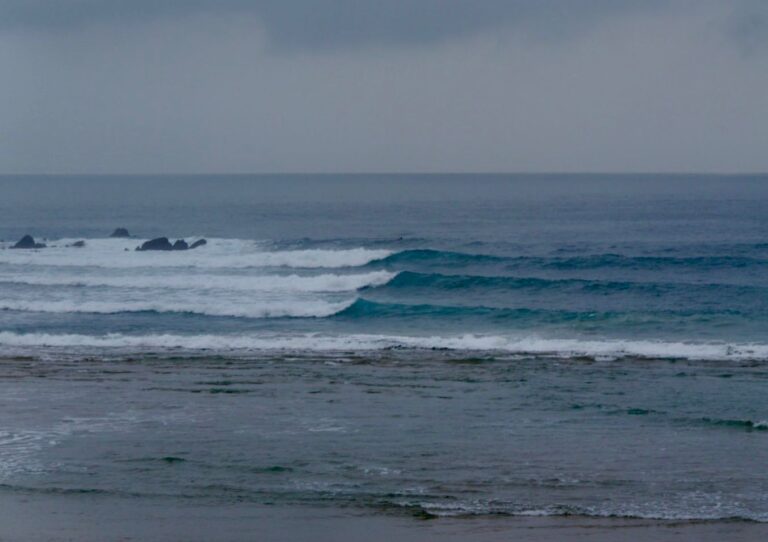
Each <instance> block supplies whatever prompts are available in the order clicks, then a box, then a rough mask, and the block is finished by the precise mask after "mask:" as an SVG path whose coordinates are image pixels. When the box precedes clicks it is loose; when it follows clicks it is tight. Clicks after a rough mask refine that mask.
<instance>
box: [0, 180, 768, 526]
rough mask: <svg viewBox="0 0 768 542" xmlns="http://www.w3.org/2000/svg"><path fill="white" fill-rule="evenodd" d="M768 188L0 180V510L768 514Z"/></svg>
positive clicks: (637, 183) (664, 183) (761, 184)
mask: <svg viewBox="0 0 768 542" xmlns="http://www.w3.org/2000/svg"><path fill="white" fill-rule="evenodd" d="M767 183H768V178H766V177H713V176H707V177H696V176H609V175H605V176H586V175H585V176H524V175H523V176H520V175H518V176H470V175H458V176H341V177H333V176H272V177H269V176H262V177H248V176H239V177H232V176H230V177H215V176H194V177H160V178H151V177H82V178H76V177H0V192H2V195H3V197H2V198H0V238H2V239H4V241H2V242H0V354H2V357H3V358H4V359H5V361H4V362H3V364H2V369H1V372H2V380H0V387H2V388H3V391H2V393H1V394H0V405H2V406H1V408H0V491H7V492H19V491H22V492H24V491H34V492H46V493H56V494H58V493H61V494H62V495H63V496H65V497H66V498H78V497H77V495H80V494H82V493H83V492H89V494H90V493H92V492H95V493H97V494H102V493H103V494H104V495H111V496H115V497H116V498H123V497H124V498H142V499H153V498H174V499H193V500H206V499H209V500H216V501H224V502H227V501H228V500H237V501H243V500H245V501H249V502H250V501H252V502H257V503H274V504H284V505H298V504H302V505H304V504H311V505H317V504H321V505H328V506H359V507H364V508H373V509H377V510H390V509H396V510H400V509H402V510H407V511H414V512H416V513H417V514H435V515H445V514H450V515H456V514H489V513H493V514H498V513H505V514H557V515H559V514H586V515H599V516H604V515H621V516H631V517H657V518H668V517H669V518H689V519H698V518H729V517H739V518H748V519H755V520H760V521H764V520H768V501H766V499H765V497H764V495H766V489H768V488H766V485H767V484H768V479H767V478H766V477H765V476H764V474H763V473H762V467H761V465H763V464H765V460H766V459H768V458H766V451H765V450H768V446H766V444H767V443H768V441H766V440H765V439H766V438H768V402H767V401H768V400H766V398H765V393H764V391H765V385H766V374H768V373H766V369H767V368H768V364H767V362H768V333H766V331H768V310H766V309H767V308H768V278H766V277H768V275H767V274H766V272H767V271H768V215H766V214H765V208H766V203H768V184H767ZM116 227H126V228H128V229H129V230H130V232H131V234H132V235H133V237H132V238H129V239H112V238H109V237H108V236H109V234H110V232H111V231H112V230H114V229H115V228H116ZM27 233H29V234H32V235H34V236H35V238H36V239H37V240H38V241H39V242H44V243H46V245H47V247H46V248H44V249H40V250H14V249H11V248H10V247H11V246H12V244H13V243H14V242H15V241H16V240H17V239H18V238H20V237H21V236H22V235H24V234H27ZM158 236H168V237H169V238H171V240H172V241H174V240H176V239H180V238H183V239H186V240H187V241H188V242H192V241H194V240H197V239H200V238H206V239H207V241H208V243H207V244H206V245H205V246H203V247H200V248H197V249H195V250H189V251H174V252H137V251H135V250H134V249H135V248H136V247H137V246H138V245H140V244H141V243H142V242H143V241H145V240H147V239H150V238H153V237H158ZM81 240H82V241H84V242H85V246H84V247H79V248H78V247H74V246H72V245H73V244H74V243H75V242H76V241H81ZM63 498H64V497H63Z"/></svg>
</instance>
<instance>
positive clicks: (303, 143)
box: [0, 0, 768, 173]
mask: <svg viewBox="0 0 768 542" xmlns="http://www.w3.org/2000/svg"><path fill="white" fill-rule="evenodd" d="M0 73H2V74H3V84H2V85H0V172H5V173H13V172H30V173H35V172H51V173H58V172H61V173H66V172H71V173H77V172H94V173H113V172H125V173H138V172H161V173H163V172H192V173H196V172H300V171H307V172H315V171H317V172H334V171H349V172H353V171H382V172H384V171H413V172H421V171H425V172H426V171H697V172H757V171H768V152H766V149H768V2H766V1H764V0H637V1H633V0H625V1H622V0H290V1H289V0H253V1H247V0H186V1H185V0H0Z"/></svg>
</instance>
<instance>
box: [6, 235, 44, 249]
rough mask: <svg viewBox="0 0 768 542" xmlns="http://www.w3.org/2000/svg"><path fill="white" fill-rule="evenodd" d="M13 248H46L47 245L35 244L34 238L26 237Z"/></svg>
mask: <svg viewBox="0 0 768 542" xmlns="http://www.w3.org/2000/svg"><path fill="white" fill-rule="evenodd" d="M11 248H45V245H44V244H42V243H35V238H34V237H32V236H31V235H25V236H24V237H22V238H21V239H20V240H19V242H18V243H16V244H15V245H13V246H12V247H11Z"/></svg>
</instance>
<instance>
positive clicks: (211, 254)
mask: <svg viewBox="0 0 768 542" xmlns="http://www.w3.org/2000/svg"><path fill="white" fill-rule="evenodd" d="M193 240H194V239H193V238H190V239H189V240H188V241H193ZM75 241H76V239H62V240H60V241H55V242H51V243H49V246H48V248H44V249H40V250H10V249H8V247H9V246H11V244H10V243H3V244H0V263H4V264H14V265H26V266H33V265H45V266H58V267H105V268H129V269H130V268H140V267H191V268H211V269H222V268H234V269H242V268H250V267H289V268H321V269H327V268H343V267H359V266H362V265H366V264H368V263H370V262H371V261H373V260H378V259H381V258H385V257H387V256H389V255H391V254H392V251H390V250H373V249H367V248H362V247H358V248H350V249H307V250H267V249H266V247H265V245H263V244H262V243H257V242H254V241H246V240H241V239H209V240H208V244H207V245H205V246H203V247H200V248H197V249H194V250H186V251H170V252H165V251H145V252H136V251H135V250H134V249H135V248H136V247H137V246H139V245H141V243H143V242H144V241H145V239H86V240H85V247H83V248H74V247H68V246H67V245H69V244H72V243H73V242H75Z"/></svg>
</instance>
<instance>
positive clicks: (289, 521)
mask: <svg viewBox="0 0 768 542" xmlns="http://www.w3.org/2000/svg"><path fill="white" fill-rule="evenodd" d="M766 539H768V524H760V523H750V522H741V521H716V522H674V521H655V520H632V519H596V518H547V517H530V518H526V517H497V518H440V519H431V520H424V519H417V518H414V517H409V516H403V515H389V514H386V513H382V514H378V515H377V514H373V513H371V512H370V511H369V512H363V511H360V510H343V509H342V510H340V509H332V508H301V507H270V506H263V505H253V504H248V503H233V504H229V505H222V504H216V505H210V504H208V505H206V504H192V503H183V502H179V501H178V500H165V499H157V500H153V501H152V502H146V501H139V500H138V499H132V498H111V497H104V496H93V495H36V494H18V493H15V494H6V495H2V496H0V540H2V541H3V542H16V541H19V542H21V541H24V542H38V541H56V542H64V541H78V542H90V541H94V542H95V541H100V542H101V541H112V540H114V541H129V540H141V541H163V542H165V541H185V542H196V541H200V542H202V541H214V540H215V541H227V542H234V541H253V540H259V541H261V540H263V541H270V542H271V541H275V542H289V541H290V542H297V541H304V540H306V541H312V542H353V541H359V540H363V541H365V542H379V541H381V542H385V541H386V542H389V541H392V540H397V541H399V542H421V541H432V540H434V541H448V542H451V541H459V540H471V541H473V542H501V541H516V542H517V541H520V542H529V541H530V542H537V541H541V542H550V541H552V542H555V541H562V540H594V541H599V542H609V541H625V540H626V541H638V542H643V541H654V542H663V541H667V540H675V541H677V540H680V541H688V540H690V541H697V542H720V541H723V540H727V541H729V542H739V541H753V540H766Z"/></svg>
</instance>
